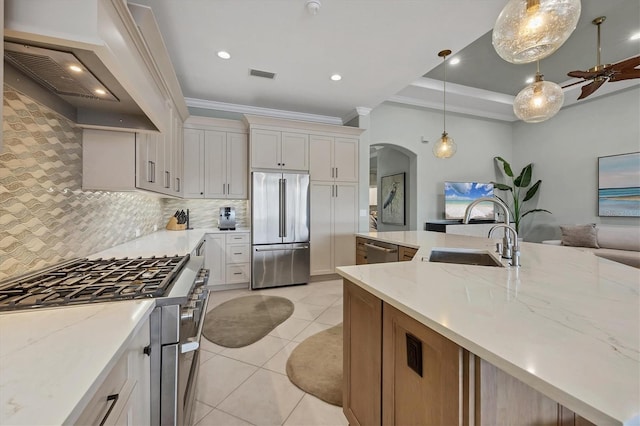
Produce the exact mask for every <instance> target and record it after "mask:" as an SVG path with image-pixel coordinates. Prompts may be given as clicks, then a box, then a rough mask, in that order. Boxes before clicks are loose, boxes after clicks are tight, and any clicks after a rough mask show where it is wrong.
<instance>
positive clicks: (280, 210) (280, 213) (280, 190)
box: [278, 179, 282, 238]
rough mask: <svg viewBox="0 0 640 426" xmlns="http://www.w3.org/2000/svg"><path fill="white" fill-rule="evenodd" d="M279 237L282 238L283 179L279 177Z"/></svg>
mask: <svg viewBox="0 0 640 426" xmlns="http://www.w3.org/2000/svg"><path fill="white" fill-rule="evenodd" d="M278 237H280V238H282V179H278Z"/></svg>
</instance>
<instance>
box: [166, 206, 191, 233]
mask: <svg viewBox="0 0 640 426" xmlns="http://www.w3.org/2000/svg"><path fill="white" fill-rule="evenodd" d="M188 225H189V210H187V213H185V212H184V210H176V212H175V214H174V215H173V216H171V218H169V222H167V226H166V228H167V229H168V230H169V231H184V230H185V229H188Z"/></svg>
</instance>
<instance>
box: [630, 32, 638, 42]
mask: <svg viewBox="0 0 640 426" xmlns="http://www.w3.org/2000/svg"><path fill="white" fill-rule="evenodd" d="M629 40H631V41H633V40H640V32H637V33H635V34H633V35H632V36H631V37H629Z"/></svg>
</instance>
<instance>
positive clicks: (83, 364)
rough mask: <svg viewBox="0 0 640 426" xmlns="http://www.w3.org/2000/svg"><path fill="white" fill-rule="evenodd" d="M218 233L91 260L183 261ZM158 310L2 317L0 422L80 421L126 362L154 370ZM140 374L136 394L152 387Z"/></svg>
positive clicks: (136, 244) (182, 234) (108, 305)
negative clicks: (151, 356) (151, 357)
mask: <svg viewBox="0 0 640 426" xmlns="http://www.w3.org/2000/svg"><path fill="white" fill-rule="evenodd" d="M216 232H229V231H218V230H217V229H197V230H189V231H164V230H163V231H159V232H156V233H153V234H150V235H146V236H144V237H140V238H137V239H134V240H132V241H129V242H127V243H124V244H121V245H118V246H115V247H112V248H110V249H107V250H104V251H102V252H99V253H96V254H94V255H92V256H89V257H90V258H92V259H96V258H112V257H114V258H121V257H127V256H128V257H138V256H143V257H149V256H162V255H169V256H172V255H185V254H189V253H191V252H192V251H194V250H195V249H196V248H197V246H198V244H199V243H200V242H201V241H202V239H203V238H204V236H205V235H206V234H209V233H216ZM154 307H155V299H141V300H124V301H117V302H105V303H91V304H85V305H76V306H62V307H52V308H38V309H30V310H21V311H5V312H2V313H0V407H1V408H0V424H11V425H34V424H71V423H75V422H77V421H79V420H82V417H80V416H81V415H82V414H83V412H84V411H85V409H86V408H87V406H88V405H90V403H91V398H92V395H94V394H95V392H96V390H98V389H99V388H100V387H101V386H102V384H103V383H105V382H107V378H108V377H110V376H113V374H112V372H113V369H114V368H116V367H118V365H119V364H120V363H121V362H122V359H123V357H127V356H128V357H129V360H126V359H125V361H124V362H125V363H127V362H129V364H130V366H131V362H132V360H138V361H140V362H141V363H142V365H144V362H146V363H147V370H148V362H149V361H148V357H147V356H145V355H143V354H142V349H141V347H144V346H146V345H148V344H149V342H148V339H149V337H148V336H149V331H148V328H149V327H148V324H147V319H148V317H149V314H150V313H151V312H152V311H153V309H154ZM145 329H146V336H145V335H144V331H145ZM145 338H146V343H144V342H145ZM134 348H135V354H131V352H132V350H133V349H134ZM134 355H135V356H134ZM145 360H146V361H145ZM142 369H144V367H143V368H141V370H142ZM140 373H141V376H140V380H139V381H138V383H137V384H136V385H135V387H134V391H133V392H138V391H139V390H140V389H141V388H142V387H143V386H144V383H143V382H144V380H147V381H148V371H147V373H146V374H147V378H146V379H145V376H144V372H143V371H141V372H140ZM147 387H148V384H147ZM147 404H148V403H147ZM147 406H148V405H147ZM147 416H148V414H147ZM133 420H134V421H135V420H136V419H135V418H134V419H133ZM148 421H149V419H148V417H147V419H146V421H144V422H143V423H148Z"/></svg>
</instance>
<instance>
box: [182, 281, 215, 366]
mask: <svg viewBox="0 0 640 426" xmlns="http://www.w3.org/2000/svg"><path fill="white" fill-rule="evenodd" d="M206 291H209V290H206ZM208 305H209V295H208V294H207V297H205V298H204V301H203V302H202V307H201V308H200V309H201V310H200V312H202V314H200V318H199V319H198V321H200V324H198V332H197V333H196V335H195V336H194V337H189V338H188V339H187V341H186V342H185V343H183V344H181V345H180V353H183V354H186V353H187V352H193V351H196V350H198V348H199V347H200V336H202V326H203V325H204V317H205V315H206V313H207V306H208Z"/></svg>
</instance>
